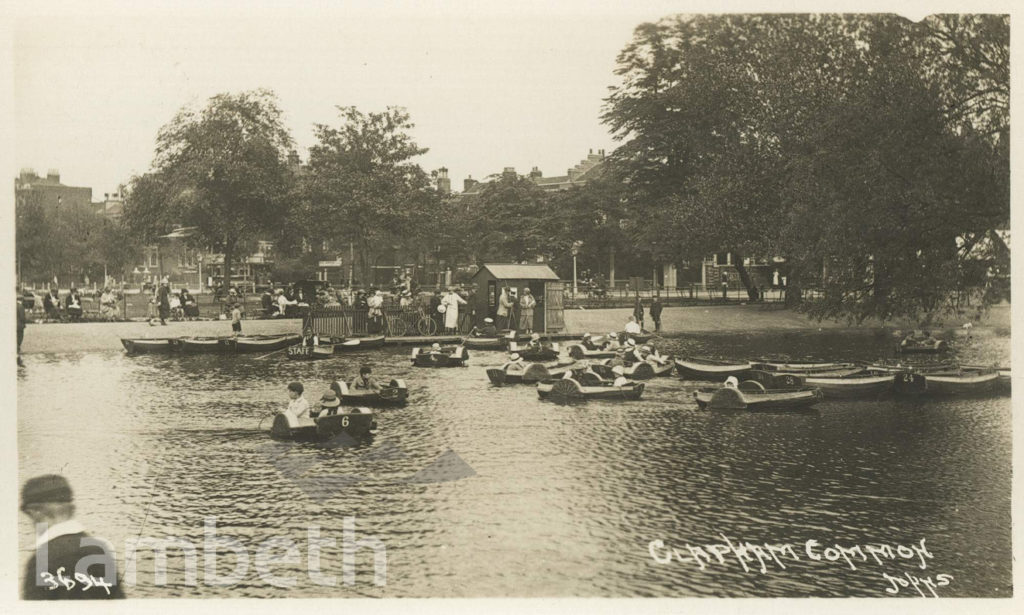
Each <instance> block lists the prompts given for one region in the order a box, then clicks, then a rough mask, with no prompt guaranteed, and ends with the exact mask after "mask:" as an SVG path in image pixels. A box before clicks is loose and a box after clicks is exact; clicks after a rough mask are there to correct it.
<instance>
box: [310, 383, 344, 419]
mask: <svg viewBox="0 0 1024 615" xmlns="http://www.w3.org/2000/svg"><path fill="white" fill-rule="evenodd" d="M339 406H341V400H340V399H338V392H337V391H335V390H334V389H333V388H330V389H327V391H326V392H325V393H324V394H323V396H321V397H320V407H319V408H316V409H310V411H309V416H310V418H314V419H315V418H318V417H320V416H321V415H323V416H334V415H335V414H337V413H338V407H339Z"/></svg>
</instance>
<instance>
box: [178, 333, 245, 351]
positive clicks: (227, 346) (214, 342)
mask: <svg viewBox="0 0 1024 615" xmlns="http://www.w3.org/2000/svg"><path fill="white" fill-rule="evenodd" d="M234 347H235V337H234V336H220V337H198V336H190V337H179V338H178V349H179V350H181V351H182V352H226V351H230V350H234Z"/></svg>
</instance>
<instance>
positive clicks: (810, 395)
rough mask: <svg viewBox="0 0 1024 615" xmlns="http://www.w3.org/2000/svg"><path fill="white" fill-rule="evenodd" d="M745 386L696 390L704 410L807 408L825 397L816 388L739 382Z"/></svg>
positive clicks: (768, 410) (695, 394) (698, 401)
mask: <svg viewBox="0 0 1024 615" xmlns="http://www.w3.org/2000/svg"><path fill="white" fill-rule="evenodd" d="M740 386H741V387H742V389H734V388H732V387H721V388H706V389H700V390H698V391H694V392H693V397H694V399H696V400H697V407H699V408H700V409H701V410H750V411H752V412H771V411H788V410H804V409H807V408H809V407H811V406H813V405H814V404H816V403H818V402H819V401H821V400H822V398H823V396H822V394H821V390H820V389H818V388H817V387H803V388H799V389H781V390H765V389H764V388H763V387H761V385H760V384H759V383H757V382H754V381H751V380H747V381H744V382H742V383H740Z"/></svg>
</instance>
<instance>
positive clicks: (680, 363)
mask: <svg viewBox="0 0 1024 615" xmlns="http://www.w3.org/2000/svg"><path fill="white" fill-rule="evenodd" d="M749 369H750V362H749V361H720V360H717V359H705V358H702V357H683V358H682V359H676V371H677V372H678V373H679V375H680V376H682V377H683V379H684V380H709V381H711V382H724V381H725V380H726V379H727V378H728V377H729V376H736V377H737V378H742V377H743V376H744V375H745V374H746V372H747V371H748V370H749Z"/></svg>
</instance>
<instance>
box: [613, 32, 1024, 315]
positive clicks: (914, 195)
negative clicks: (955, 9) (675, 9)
mask: <svg viewBox="0 0 1024 615" xmlns="http://www.w3.org/2000/svg"><path fill="white" fill-rule="evenodd" d="M925 23H926V25H922V26H916V25H914V24H910V23H909V22H906V21H905V20H903V19H900V18H897V17H890V16H872V17H865V16H815V15H791V16H762V15H736V16H682V17H673V18H668V19H665V20H662V21H660V22H658V23H656V24H645V25H643V26H641V27H640V28H638V29H637V31H636V33H635V36H634V40H633V42H632V43H630V45H628V46H627V47H626V48H625V49H624V51H623V52H622V54H621V56H620V58H619V64H620V68H619V71H618V73H619V74H620V76H621V77H622V80H623V81H622V84H621V85H619V86H617V87H616V88H614V89H613V90H612V93H611V95H610V97H609V98H608V100H607V103H608V104H607V107H606V112H605V115H604V119H605V121H606V122H607V123H608V124H609V126H611V128H612V129H613V131H615V133H616V135H617V136H618V137H619V138H620V139H622V140H623V145H622V146H621V147H620V148H618V149H617V150H616V152H615V153H614V156H613V160H614V162H615V163H616V165H617V166H618V167H619V169H620V172H621V173H622V174H623V175H624V177H625V178H626V181H627V183H628V192H629V194H627V196H626V200H627V202H628V203H629V205H630V209H631V211H632V212H633V213H634V217H637V218H640V219H643V220H645V221H647V222H648V223H649V224H647V225H645V226H642V227H640V228H639V229H638V236H639V239H640V240H643V241H648V242H652V243H662V244H669V245H674V246H676V249H677V251H678V252H679V253H680V254H681V255H683V256H685V257H690V258H693V257H697V256H699V255H700V254H707V253H710V252H719V251H731V252H735V253H739V254H755V253H756V254H760V255H782V256H785V257H787V258H788V259H789V261H790V265H791V268H792V272H791V276H790V280H791V282H793V283H794V286H797V287H799V283H800V281H801V279H802V278H804V277H806V276H808V275H810V274H815V275H817V274H818V273H820V272H821V271H822V270H824V271H825V272H826V273H825V276H824V277H825V280H824V282H825V287H826V291H827V292H826V298H825V300H824V301H823V302H820V303H817V304H815V305H814V306H813V310H812V311H813V312H814V313H815V314H816V315H817V316H829V317H839V316H848V317H852V318H857V319H860V318H865V317H868V316H878V317H882V318H888V317H891V316H895V315H904V314H905V315H910V314H917V313H919V312H930V311H934V310H936V309H938V308H939V307H941V306H942V305H943V303H944V300H945V298H947V297H948V296H949V295H950V293H951V292H953V291H955V290H957V289H959V288H961V287H963V286H964V285H965V284H967V283H970V282H971V281H970V280H966V279H964V275H965V272H967V271H969V270H972V269H971V268H967V267H964V266H963V262H962V261H963V258H964V255H965V253H966V252H965V250H964V249H962V241H961V240H962V239H963V238H965V237H966V238H967V241H968V242H970V241H976V240H975V239H973V238H981V237H985V236H987V235H986V233H987V231H990V230H991V229H992V228H995V227H996V226H997V225H1000V224H1004V223H1005V221H1006V219H1007V217H1008V215H1007V214H1008V192H1007V190H1008V182H1007V179H1008V164H1007V163H1008V158H1006V157H1005V156H1004V151H1005V141H1006V139H1003V138H1000V135H1004V134H1005V131H1006V126H1005V124H1004V123H1003V122H1002V119H1001V118H1003V115H1002V114H1001V110H1002V106H1001V105H1002V103H1003V99H1002V98H1001V96H1002V94H1003V92H1004V85H1005V83H1006V81H1005V79H1006V73H1005V72H1004V71H1002V70H1001V69H999V68H992V67H991V66H990V64H989V60H992V58H995V60H992V62H994V63H995V64H996V65H999V58H1000V57H1001V55H1000V54H1001V53H1002V51H1003V50H1004V49H1005V46H1006V43H1005V32H1003V28H1002V26H1003V22H1002V21H1000V20H999V19H995V20H992V19H987V18H978V19H974V20H967V22H966V23H965V22H964V20H959V21H958V20H952V21H950V20H944V19H933V20H932V21H931V22H925ZM950 37H953V40H956V41H958V42H957V43H950V42H949V38H950ZM937 41H938V42H937ZM961 47H964V48H966V49H967V51H964V50H963V49H961ZM978 50H980V51H978ZM957 54H959V55H960V56H964V58H961V59H960V60H959V61H958V60H950V57H952V56H954V55H957ZM965 58H966V59H965ZM970 58H975V62H974V68H960V69H957V70H954V69H956V68H957V67H958V66H961V67H963V66H967V65H970V62H969V61H968V60H969V59H970ZM978 58H981V59H978ZM978 75H984V79H985V80H987V81H977V80H976V79H974V77H976V76H978ZM964 83H966V84H972V85H962V84H964ZM1006 87H1008V86H1006ZM973 101H978V102H976V103H975V102H973ZM958 238H960V239H958ZM978 240H980V239H978ZM737 260H739V261H740V262H742V260H741V259H737ZM973 270H975V271H976V269H973ZM740 274H741V277H744V275H743V274H744V271H742V269H741V271H740ZM974 282H975V283H976V282H977V280H974Z"/></svg>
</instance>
